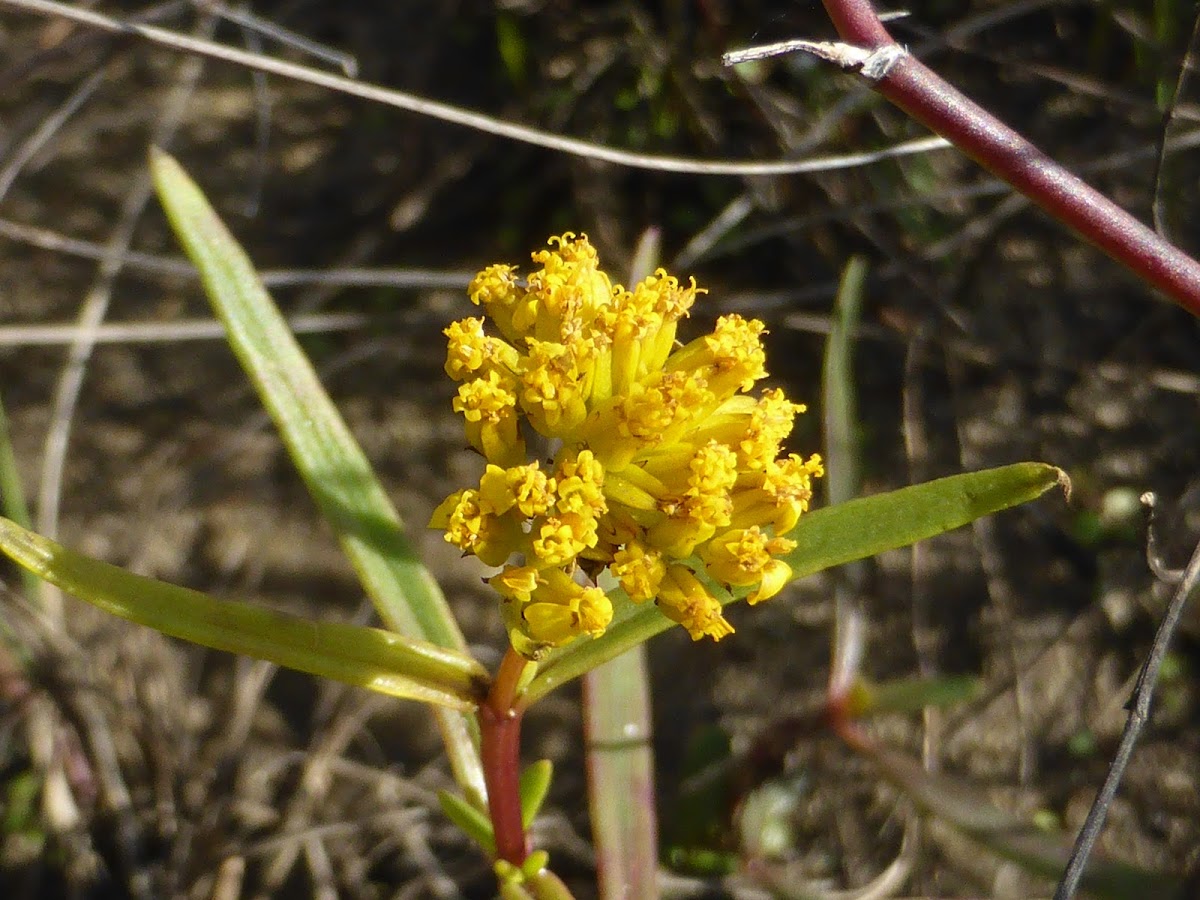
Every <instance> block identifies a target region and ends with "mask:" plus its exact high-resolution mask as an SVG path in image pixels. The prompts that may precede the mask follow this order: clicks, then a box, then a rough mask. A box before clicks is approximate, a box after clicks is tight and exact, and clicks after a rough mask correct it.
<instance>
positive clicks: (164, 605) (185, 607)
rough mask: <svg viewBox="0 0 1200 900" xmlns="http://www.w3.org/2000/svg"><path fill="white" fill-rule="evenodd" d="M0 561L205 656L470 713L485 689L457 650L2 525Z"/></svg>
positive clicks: (475, 666)
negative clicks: (322, 617) (189, 582)
mask: <svg viewBox="0 0 1200 900" xmlns="http://www.w3.org/2000/svg"><path fill="white" fill-rule="evenodd" d="M0 552H3V553H4V554H6V555H7V556H8V557H10V558H11V559H12V560H13V561H14V562H16V563H17V564H18V565H20V566H23V567H24V568H26V569H28V570H29V571H30V572H32V573H34V574H35V575H37V576H38V577H40V578H44V579H45V580H46V581H49V582H50V583H51V584H54V585H57V586H58V587H60V588H62V589H63V590H64V591H66V592H67V593H69V594H72V595H73V596H75V597H78V598H79V599H80V600H84V601H86V602H88V603H91V604H92V605H94V606H97V607H99V608H100V609H102V610H104V611H105V612H108V613H111V614H113V615H115V616H120V617H121V618H123V619H128V620H129V621H131V622H136V623H138V624H139V625H146V626H148V627H150V628H153V629H155V630H157V631H161V632H162V633H163V634H169V635H171V636H172V637H177V638H182V639H183V640H186V641H192V642H193V643H196V644H202V645H203V646H205V647H212V648H214V649H216V650H228V651H229V652H231V653H243V654H246V655H247V656H254V657H257V658H259V659H265V660H269V661H271V662H274V663H278V664H279V665H281V666H287V667H288V668H291V669H299V670H300V671H302V672H310V673H312V674H314V675H321V676H324V677H326V678H333V679H335V680H337V681H343V682H346V683H347V684H353V685H357V686H358V687H364V688H368V689H369V690H373V691H378V692H379V693H382V694H388V695H391V696H393V697H403V698H405V699H409V700H421V701H424V702H426V703H436V704H439V705H442V706H448V707H451V708H453V709H458V710H463V711H466V710H472V709H474V708H475V707H476V705H477V703H478V701H479V699H480V698H481V697H482V696H483V692H484V690H485V689H486V684H487V680H488V675H487V672H486V670H485V669H484V668H483V667H482V666H480V665H479V663H478V662H476V661H475V660H474V659H472V658H471V657H470V656H467V655H466V654H463V653H459V652H458V651H455V650H448V649H446V648H443V647H438V646H437V645H435V644H430V643H428V642H426V641H418V640H415V639H413V638H409V637H405V636H403V635H399V634H396V633H395V632H391V631H384V630H382V629H379V628H367V627H364V626H361V625H347V624H344V623H341V622H314V621H311V620H309V619H303V618H300V617H298V616H290V615H285V614H283V613H278V612H274V611H272V610H267V609H262V608H260V607H256V606H250V605H247V604H244V603H234V602H231V601H227V600H217V599H215V598H213V597H209V596H208V595H207V594H202V593H200V592H199V591H193V590H191V589H189V588H183V587H178V586H176V585H173V584H166V583H165V582H162V581H156V580H155V579H153V578H146V577H144V576H141V575H134V574H133V573H132V572H127V571H125V570H124V569H122V568H119V567H118V566H113V565H109V564H108V563H105V562H100V561H99V560H95V559H91V558H90V557H87V556H83V555H82V554H80V553H76V552H74V551H72V550H68V549H67V548H65V547H62V546H60V545H59V544H56V543H55V542H54V541H51V540H49V539H47V538H44V537H42V536H41V535H38V534H34V533H33V532H32V531H28V530H26V529H24V528H22V527H21V526H19V525H17V524H16V523H15V522H11V521H9V520H8V519H3V518H0Z"/></svg>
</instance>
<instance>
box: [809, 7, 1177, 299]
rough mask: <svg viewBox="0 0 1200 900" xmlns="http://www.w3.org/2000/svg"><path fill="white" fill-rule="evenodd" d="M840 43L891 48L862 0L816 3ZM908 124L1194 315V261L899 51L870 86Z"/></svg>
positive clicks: (882, 30)
mask: <svg viewBox="0 0 1200 900" xmlns="http://www.w3.org/2000/svg"><path fill="white" fill-rule="evenodd" d="M824 3H825V9H826V11H827V12H828V13H829V17H830V18H831V19H832V20H833V23H834V25H835V26H836V27H837V29H838V33H839V34H840V35H841V37H842V40H844V41H846V42H847V43H851V44H854V45H856V46H859V47H864V48H866V49H872V50H873V49H878V48H879V47H883V46H887V45H894V44H895V41H894V40H893V39H892V37H891V36H890V35H889V34H888V33H887V31H886V29H884V27H883V24H882V23H881V22H880V21H879V18H878V16H876V15H875V12H874V10H873V9H872V8H871V4H870V3H869V2H867V0H824ZM873 85H874V87H875V89H876V90H878V91H879V92H880V93H881V94H883V95H884V96H885V97H887V98H888V99H889V100H890V101H891V102H892V103H894V104H895V105H896V106H898V107H900V108H901V109H902V110H904V111H905V112H906V113H908V114H909V115H910V116H912V117H913V118H914V119H916V120H917V121H918V122H920V123H921V124H923V125H925V126H926V127H927V128H929V129H930V130H932V131H933V132H935V133H936V134H939V135H941V136H942V137H944V138H946V139H947V140H948V141H950V142H951V143H952V144H954V146H956V147H957V148H959V149H960V150H962V151H963V152H964V153H966V154H967V155H968V156H970V157H971V158H972V159H974V160H975V161H976V162H978V163H979V164H980V165H982V166H983V167H984V168H986V169H988V170H989V171H991V172H993V173H994V174H996V175H997V176H999V177H1000V178H1003V179H1004V180H1005V181H1007V182H1008V183H1009V184H1011V185H1012V186H1013V187H1015V188H1016V189H1017V190H1019V191H1020V192H1021V193H1023V194H1024V195H1025V196H1027V197H1029V198H1030V199H1031V200H1032V201H1033V202H1034V203H1036V204H1037V205H1038V206H1040V207H1042V209H1044V210H1046V211H1047V212H1048V213H1050V215H1052V216H1053V217H1054V218H1055V219H1057V220H1058V221H1060V222H1062V223H1063V224H1065V225H1067V226H1068V227H1070V228H1073V229H1074V230H1075V231H1076V232H1078V233H1079V234H1080V235H1081V236H1082V237H1084V238H1085V239H1086V240H1088V241H1089V242H1091V243H1092V244H1094V245H1095V246H1097V247H1099V248H1100V249H1101V250H1103V251H1104V252H1105V253H1107V254H1108V255H1109V256H1111V257H1112V258H1113V259H1115V260H1117V261H1118V262H1120V263H1122V264H1123V265H1125V266H1127V267H1128V268H1129V269H1130V270H1131V271H1133V272H1134V274H1136V275H1137V276H1138V277H1139V278H1141V279H1142V280H1143V281H1145V282H1146V283H1148V284H1151V285H1153V286H1154V287H1156V288H1158V289H1159V290H1161V291H1162V292H1163V293H1165V294H1166V295H1167V296H1169V297H1170V298H1171V299H1173V300H1174V301H1175V302H1177V303H1178V304H1179V305H1180V306H1182V307H1183V308H1184V309H1186V310H1187V311H1188V312H1190V313H1192V315H1195V316H1200V263H1197V262H1196V261H1195V260H1194V259H1192V258H1191V257H1190V256H1188V255H1187V254H1186V253H1184V252H1183V251H1181V250H1179V249H1178V248H1176V247H1174V246H1172V245H1171V244H1170V243H1168V242H1167V241H1165V240H1163V239H1162V238H1161V237H1159V236H1158V235H1157V234H1156V233H1155V232H1154V231H1153V230H1151V229H1150V228H1149V227H1147V226H1146V225H1144V224H1142V223H1141V222H1139V221H1138V220H1137V219H1135V218H1134V217H1133V216H1132V215H1130V214H1129V213H1128V212H1126V211H1125V210H1123V209H1121V207H1119V206H1117V205H1116V204H1115V203H1113V202H1112V201H1111V200H1109V199H1108V198H1107V197H1105V196H1104V195H1103V194H1101V193H1099V192H1098V191H1096V190H1095V189H1093V188H1091V187H1089V186H1088V185H1087V184H1085V183H1084V182H1083V181H1081V180H1080V179H1078V178H1076V177H1075V176H1074V175H1072V174H1071V173H1070V172H1068V171H1067V170H1066V169H1064V168H1063V167H1062V166H1060V165H1059V164H1058V163H1056V162H1055V161H1054V160H1052V159H1050V157H1048V156H1046V155H1045V154H1044V153H1042V152H1041V151H1040V150H1038V149H1037V148H1036V147H1035V146H1033V144H1031V143H1029V141H1027V140H1025V139H1024V138H1023V137H1021V136H1020V135H1019V134H1017V133H1016V132H1015V131H1013V130H1012V129H1011V128H1009V127H1008V126H1007V125H1004V124H1003V123H1002V122H1000V121H999V120H998V119H996V118H995V117H994V116H992V115H991V114H990V113H988V112H987V111H986V110H984V109H983V108H982V107H980V106H978V105H976V104H975V103H974V102H973V101H971V100H970V99H968V98H967V97H965V96H964V95H963V94H961V93H959V92H958V91H957V90H955V89H954V88H952V87H951V86H950V85H948V84H946V82H945V81H943V80H942V79H941V78H940V77H938V76H937V75H936V74H935V73H933V72H932V71H930V70H929V69H928V68H926V67H925V66H924V65H923V64H922V63H921V62H919V61H918V60H916V59H915V58H913V57H911V56H909V55H907V54H905V55H903V56H901V57H900V58H899V59H898V60H897V61H896V63H895V64H894V65H893V66H892V67H891V68H890V69H889V70H888V72H887V74H886V75H884V76H883V78H881V79H880V80H878V81H875V82H873Z"/></svg>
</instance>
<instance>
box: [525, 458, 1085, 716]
mask: <svg viewBox="0 0 1200 900" xmlns="http://www.w3.org/2000/svg"><path fill="white" fill-rule="evenodd" d="M1055 485H1063V486H1064V487H1065V486H1066V485H1067V480H1066V474H1065V473H1064V472H1063V471H1062V470H1061V469H1058V468H1055V467H1054V466H1050V465H1046V464H1045V463H1032V462H1027V463H1014V464H1013V465H1010V466H1001V467H1000V468H997V469H984V470H983V471H980V472H967V473H965V474H962V475H951V476H950V477H948V478H939V479H937V480H936V481H927V482H925V483H924V484H917V485H912V486H910V487H906V488H901V489H899V490H896V491H890V492H888V493H885V494H876V495H874V496H871V497H861V498H859V499H857V500H851V501H850V502H848V503H839V504H838V505H837V506H829V507H826V508H824V509H819V510H816V511H815V512H810V513H806V514H805V515H803V516H801V518H800V524H799V525H797V526H796V528H795V530H794V531H792V532H791V533H790V534H789V535H788V537H791V538H793V539H795V540H796V541H797V542H798V543H799V546H798V547H797V548H796V550H795V551H794V552H793V553H791V554H790V555H789V556H788V557H786V559H787V561H788V563H789V564H790V565H791V566H792V570H793V577H794V578H803V577H804V576H805V575H811V574H813V573H814V572H819V571H821V570H822V569H827V568H829V567H831V566H840V565H842V564H844V563H848V562H852V561H854V560H856V559H865V558H866V557H868V556H874V555H876V554H877V553H882V552H883V551H885V550H894V549H896V548H898V547H907V546H908V545H909V544H914V543H916V542H917V541H922V540H925V539H926V538H930V537H933V536H934V535H937V534H942V533H943V532H946V531H950V530H951V529H954V528H959V527H961V526H963V525H966V524H968V523H970V522H973V521H974V520H975V519H978V518H981V517H982V516H986V515H990V514H992V513H995V512H999V511H1000V510H1003V509H1008V508H1009V507H1012V506H1016V505H1018V504H1020V503H1026V502H1028V501H1030V500H1033V499H1035V498H1037V497H1039V496H1041V495H1042V494H1044V493H1045V492H1046V491H1048V490H1049V489H1050V488H1052V487H1054V486H1055ZM744 593H745V592H743V594H744ZM611 596H613V605H614V608H615V610H616V612H615V615H614V617H613V624H612V625H610V626H609V628H608V630H607V631H605V633H604V634H603V635H602V636H601V637H599V638H596V639H595V640H590V641H576V642H575V643H573V644H568V645H567V646H566V647H564V648H563V649H562V650H559V651H557V652H556V653H553V654H551V655H549V656H548V657H547V658H546V660H545V661H544V662H543V663H542V664H541V666H540V667H539V669H538V673H537V675H536V676H535V677H534V679H533V681H532V682H530V685H529V687H528V689H527V690H526V692H525V695H524V700H523V702H524V703H526V704H528V703H533V702H534V701H535V700H537V699H538V698H539V697H542V696H544V695H545V694H547V693H549V692H550V691H552V690H554V688H556V687H558V686H559V685H561V684H564V683H565V682H567V681H570V680H571V679H573V678H577V677H579V676H580V675H582V674H583V673H584V672H587V671H589V670H590V669H593V668H595V667H596V666H598V665H600V664H601V663H604V662H607V661H608V660H610V659H612V658H614V657H616V656H618V655H620V654H621V653H623V652H625V651H626V650H627V649H629V648H630V647H632V646H634V645H636V644H639V643H641V642H643V641H646V640H649V639H650V638H651V637H653V636H654V635H656V634H658V633H659V632H661V631H665V630H666V629H667V628H669V627H670V626H671V623H670V622H669V621H667V619H666V618H664V617H663V616H662V615H661V614H660V613H659V612H658V611H657V610H656V609H654V608H653V607H651V606H634V605H633V604H631V603H630V602H629V601H628V599H626V598H625V597H624V596H623V595H621V594H620V592H619V591H615V592H613V593H612V595H611Z"/></svg>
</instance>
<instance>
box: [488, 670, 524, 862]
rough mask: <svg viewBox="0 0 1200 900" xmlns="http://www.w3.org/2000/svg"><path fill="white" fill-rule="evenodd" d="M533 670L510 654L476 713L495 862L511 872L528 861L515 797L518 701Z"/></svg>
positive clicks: (517, 790) (518, 765)
mask: <svg viewBox="0 0 1200 900" xmlns="http://www.w3.org/2000/svg"><path fill="white" fill-rule="evenodd" d="M535 665H536V664H534V663H531V662H529V660H527V659H525V658H524V657H523V656H521V655H520V654H519V653H517V652H516V651H514V650H513V649H512V648H509V650H508V652H507V653H506V654H505V655H504V659H503V660H501V662H500V668H499V670H498V671H497V672H496V677H495V679H494V680H493V682H492V689H491V691H490V692H489V694H488V697H487V700H486V701H484V703H482V704H481V705H480V707H479V713H478V716H479V740H480V746H479V752H480V758H481V760H482V763H483V777H484V782H485V783H486V785H487V792H488V812H489V814H490V815H491V819H492V831H493V834H494V836H495V839H496V858H497V859H499V860H503V861H504V862H507V863H511V864H512V865H514V866H520V865H521V864H522V863H523V862H525V858H526V857H527V856H528V855H529V840H528V837H527V836H526V834H525V823H524V821H523V820H522V816H521V794H520V772H521V719H522V717H523V715H524V712H525V710H524V709H523V708H522V707H521V706H520V705H519V703H518V700H517V698H518V695H519V692H520V688H521V685H522V684H523V683H524V682H525V681H527V680H528V675H529V674H530V673H531V670H532V669H533V668H535Z"/></svg>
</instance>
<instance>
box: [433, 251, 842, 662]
mask: <svg viewBox="0 0 1200 900" xmlns="http://www.w3.org/2000/svg"><path fill="white" fill-rule="evenodd" d="M550 244H551V249H548V250H542V251H540V252H538V253H534V254H533V259H534V262H536V263H538V264H539V268H538V270H537V271H535V272H533V273H532V274H531V275H530V276H529V278H528V279H527V281H526V282H525V283H522V282H521V281H520V280H519V279H518V277H517V274H516V271H515V269H514V268H513V267H512V266H507V265H496V266H491V267H489V268H487V269H485V270H484V271H482V272H480V273H479V275H478V276H476V278H475V279H474V280H473V281H472V282H471V286H470V296H471V300H472V302H474V303H476V304H477V305H479V306H481V307H483V309H484V311H485V312H486V313H487V314H488V316H489V317H490V320H491V322H492V323H493V324H494V326H495V328H496V329H497V330H498V331H499V335H498V336H493V335H489V334H488V333H487V332H486V330H485V320H483V319H480V318H474V317H472V318H466V319H463V320H461V321H459V322H455V323H454V324H453V325H451V326H450V327H449V328H447V329H446V335H447V337H448V338H449V349H448V352H447V356H446V373H447V374H448V375H449V376H450V377H451V378H453V379H454V380H456V381H458V382H460V386H459V389H458V397H457V398H455V400H454V409H455V411H457V412H459V413H461V414H462V416H463V418H464V420H465V422H466V432H467V439H468V440H469V441H470V443H471V446H473V447H474V448H475V449H476V450H478V451H479V452H480V453H481V454H482V455H483V456H484V458H485V459H486V460H487V469H486V470H485V472H484V473H483V476H482V477H481V478H480V480H479V484H478V486H477V487H474V488H467V489H465V490H461V491H458V492H457V493H455V494H452V495H451V496H450V497H448V498H446V501H445V502H444V503H442V505H441V506H439V507H438V509H437V511H436V512H435V513H434V515H433V521H432V523H431V524H432V525H434V526H436V527H439V528H444V529H445V530H446V540H447V541H449V542H450V543H452V544H454V545H455V546H457V547H459V548H460V549H461V550H463V552H464V553H468V554H473V555H475V556H477V557H479V558H480V559H481V560H482V561H483V562H484V563H487V564H488V565H492V566H502V567H503V568H502V569H501V571H500V572H499V573H498V574H497V575H495V576H493V577H492V578H490V579H489V583H490V584H491V585H492V586H493V587H494V588H495V589H496V591H497V592H498V593H499V594H500V596H501V597H502V598H503V603H502V610H503V613H504V620H505V623H506V624H507V626H508V631H509V636H510V638H511V640H512V643H513V646H514V647H515V648H516V649H517V650H518V651H519V652H520V653H522V654H523V655H525V656H527V657H529V658H537V656H538V655H539V654H540V653H541V652H542V651H543V650H544V649H545V648H547V647H555V646H560V645H562V644H565V643H567V642H568V641H570V640H572V639H573V638H575V637H578V636H580V635H584V634H587V635H591V636H598V635H600V634H602V633H603V632H604V630H605V628H606V627H607V626H608V624H609V622H610V621H611V619H612V604H611V603H610V601H609V599H608V596H607V595H606V594H605V592H604V591H603V590H601V589H600V588H598V587H596V586H595V581H596V579H597V578H598V577H599V576H600V575H601V574H603V573H604V572H608V573H610V574H611V575H612V576H613V577H614V578H615V579H616V580H617V582H618V583H619V584H620V586H621V588H622V589H623V590H624V591H625V593H626V594H627V595H628V596H629V598H630V599H631V600H633V602H635V603H645V602H649V601H652V602H653V603H654V604H655V605H657V606H658V608H659V610H661V612H662V613H663V615H665V616H667V618H669V619H671V620H672V621H675V622H678V623H680V624H681V625H683V626H684V627H685V628H686V629H687V630H688V633H689V634H690V635H691V636H692V638H693V640H699V639H700V638H702V637H710V638H712V639H714V640H719V639H721V638H722V637H724V636H725V635H728V634H731V633H732V632H733V627H732V626H731V625H730V624H729V622H728V621H726V619H725V617H724V616H723V615H722V614H721V603H722V600H728V599H729V598H730V596H731V595H730V593H729V592H730V590H731V589H734V588H748V587H752V586H753V590H752V591H751V592H750V594H749V595H748V596H747V598H746V599H747V600H748V602H750V603H751V604H753V603H757V602H759V601H761V600H765V599H767V598H768V597H772V596H774V595H775V594H777V593H779V591H780V590H781V589H782V588H783V587H784V585H785V584H787V582H788V580H789V579H790V577H791V574H792V570H791V567H790V566H788V564H787V563H786V562H784V561H782V560H781V559H779V556H780V554H784V553H787V552H789V551H791V550H794V549H795V548H796V542H795V541H793V540H789V539H788V538H787V537H785V535H786V534H787V533H788V532H790V531H791V530H792V529H793V528H794V527H795V526H796V523H797V522H798V521H799V519H800V515H801V513H803V512H804V511H805V510H807V509H808V504H809V500H810V499H811V497H812V479H813V478H814V477H817V476H819V475H820V474H821V471H822V470H821V460H820V457H818V456H816V455H814V456H812V457H810V458H809V459H807V460H805V459H802V458H801V457H799V456H797V455H795V454H790V455H787V456H781V455H780V454H781V446H782V443H783V440H784V439H785V438H786V437H787V436H788V434H789V433H790V432H791V430H792V422H793V419H794V418H795V416H796V415H797V414H798V413H801V412H804V407H803V406H801V405H798V404H795V403H792V402H791V401H790V400H788V399H787V398H786V397H785V396H784V394H783V391H781V390H767V391H763V392H762V393H761V394H760V395H759V396H758V397H752V396H750V395H749V394H748V393H747V392H748V391H749V389H750V388H751V387H753V385H754V384H755V382H757V381H760V380H761V379H763V378H765V377H766V375H767V372H766V368H765V361H766V354H765V353H764V351H763V346H762V342H761V339H760V338H761V335H762V333H763V330H764V329H763V324H762V322H759V321H758V320H756V319H755V320H746V319H743V318H742V317H741V316H739V315H728V316H722V317H721V318H720V319H718V320H717V325H716V329H715V330H714V331H713V333H712V334H709V335H705V336H703V337H699V338H696V339H695V340H693V341H690V342H689V343H687V344H686V345H683V346H680V347H676V339H675V338H676V326H677V324H678V323H679V321H680V320H681V319H682V318H684V317H685V316H686V315H687V314H688V311H689V310H690V309H691V307H692V305H693V303H695V301H696V297H697V294H699V293H703V291H702V290H700V289H698V288H697V287H696V283H695V281H694V280H693V281H691V283H690V284H688V285H682V284H680V282H679V280H678V279H676V278H675V277H673V276H671V275H668V274H667V273H666V272H665V271H663V270H662V269H659V270H658V271H657V272H655V273H654V274H653V275H651V276H650V277H648V278H646V279H644V280H643V281H642V282H641V283H639V284H637V285H636V286H635V287H633V288H632V289H628V288H625V287H622V286H621V285H619V284H616V285H614V284H613V283H612V282H611V280H610V279H609V276H608V275H606V274H605V273H604V272H602V271H601V270H600V268H599V262H598V259H597V255H596V251H595V249H594V248H593V247H592V245H591V244H590V243H589V242H588V239H587V236H586V235H581V236H579V237H576V236H575V235H574V234H570V233H568V234H564V235H563V236H562V237H558V238H552V239H551V241H550ZM522 424H525V425H527V426H528V428H529V429H530V430H531V431H532V432H534V433H535V434H536V435H539V436H540V437H542V438H544V439H546V440H547V441H549V442H551V443H552V445H553V446H554V447H555V448H556V450H555V453H554V457H553V462H552V464H551V470H550V471H549V472H546V471H543V470H542V468H541V467H540V464H539V462H538V461H537V460H535V461H533V462H526V441H525V439H524V438H523V436H522V433H521V428H520V426H521V425H522ZM514 556H515V557H517V558H518V560H519V561H518V562H516V563H513V562H511V561H510V560H511V559H513V557H514Z"/></svg>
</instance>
